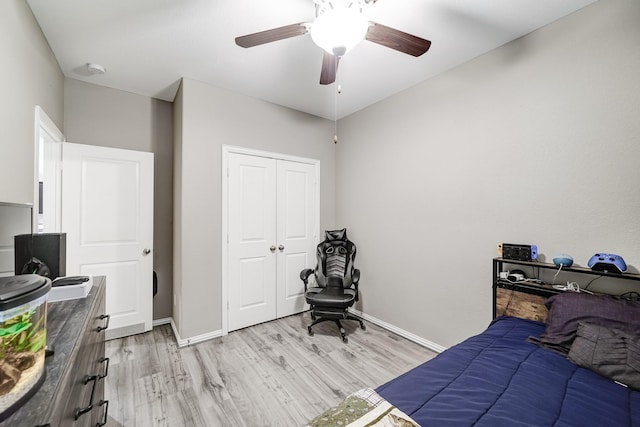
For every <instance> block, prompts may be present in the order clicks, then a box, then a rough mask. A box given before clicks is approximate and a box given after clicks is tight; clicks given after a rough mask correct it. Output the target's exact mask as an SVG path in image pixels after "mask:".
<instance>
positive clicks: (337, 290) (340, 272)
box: [300, 228, 365, 343]
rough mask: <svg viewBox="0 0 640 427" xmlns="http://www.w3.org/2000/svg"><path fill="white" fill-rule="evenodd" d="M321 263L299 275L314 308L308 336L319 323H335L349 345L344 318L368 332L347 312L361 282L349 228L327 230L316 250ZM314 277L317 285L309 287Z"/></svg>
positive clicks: (307, 297) (306, 295)
mask: <svg viewBox="0 0 640 427" xmlns="http://www.w3.org/2000/svg"><path fill="white" fill-rule="evenodd" d="M316 257H317V259H318V264H317V265H316V268H315V270H312V269H310V268H305V269H304V270H302V271H301V272H300V278H301V279H302V281H303V282H304V294H305V299H306V301H307V303H308V304H309V305H311V319H312V320H313V322H312V323H311V324H310V325H309V326H307V329H308V331H309V335H313V329H312V327H313V326H314V325H316V324H318V323H320V322H326V321H328V320H333V321H334V322H335V323H336V325H337V326H338V328H340V335H341V336H342V341H344V342H345V343H346V342H348V339H347V335H346V334H345V331H344V328H343V327H342V324H341V323H340V320H341V319H350V320H357V321H358V322H360V327H361V328H362V329H365V326H364V323H362V320H360V319H358V318H357V317H355V316H352V315H350V314H349V313H348V311H347V309H348V308H349V307H351V306H352V305H353V304H354V303H355V302H356V301H358V281H359V280H360V270H358V269H357V268H354V267H353V261H354V259H355V258H356V245H354V244H353V242H351V241H350V240H349V239H347V229H346V228H343V229H342V230H334V231H325V240H324V241H323V242H321V243H320V244H319V245H318V249H317V251H316ZM311 274H314V275H315V279H316V280H315V281H316V286H313V287H309V286H308V285H309V276H311Z"/></svg>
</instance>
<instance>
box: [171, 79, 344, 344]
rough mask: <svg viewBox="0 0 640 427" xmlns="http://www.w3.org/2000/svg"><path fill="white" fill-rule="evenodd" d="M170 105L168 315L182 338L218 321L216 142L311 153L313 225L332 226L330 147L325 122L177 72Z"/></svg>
mask: <svg viewBox="0 0 640 427" xmlns="http://www.w3.org/2000/svg"><path fill="white" fill-rule="evenodd" d="M174 109H175V110H177V111H175V112H174V118H175V120H176V122H175V127H176V129H177V133H178V134H179V135H178V136H177V137H176V140H175V144H176V154H175V157H176V160H177V162H178V163H180V165H176V167H175V170H176V178H175V210H176V214H175V216H174V217H175V221H176V227H175V230H176V234H175V235H174V242H175V247H176V251H179V255H176V256H175V261H176V266H175V271H176V274H175V275H174V284H175V289H176V290H179V293H178V294H177V300H178V301H177V305H179V306H180V307H179V308H178V309H174V313H179V314H178V315H177V316H176V317H177V318H174V320H175V321H176V323H177V326H178V332H179V334H180V336H181V338H184V339H187V338H189V337H194V336H197V335H202V334H205V333H209V332H213V331H216V330H220V329H221V327H222V312H221V308H222V300H221V298H222V295H221V274H222V273H221V268H222V266H221V257H222V252H221V250H222V249H221V242H222V234H221V221H222V217H221V203H222V171H221V166H222V148H221V147H222V145H223V144H226V145H234V146H241V147H248V148H254V149H259V150H264V151H271V152H276V153H283V154H290V155H295V156H301V157H308V158H314V159H319V160H320V173H321V182H320V205H321V208H320V227H321V229H324V228H330V227H333V226H334V225H335V224H334V191H335V185H334V176H335V171H334V153H335V146H334V144H333V122H330V121H328V120H325V119H320V118H318V117H313V116H310V115H307V114H304V113H300V112H297V111H293V110H289V109H286V108H283V107H280V106H277V105H275V104H270V103H267V102H264V101H260V100H257V99H254V98H249V97H246V96H243V95H239V94H236V93H233V92H230V91H227V90H223V89H219V88H216V87H212V86H209V85H207V84H204V83H201V82H198V81H194V80H189V79H183V81H182V87H181V90H180V92H179V93H178V99H176V102H175V103H174ZM178 159H179V160H178Z"/></svg>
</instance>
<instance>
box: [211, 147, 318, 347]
mask: <svg viewBox="0 0 640 427" xmlns="http://www.w3.org/2000/svg"><path fill="white" fill-rule="evenodd" d="M231 153H234V154H245V155H250V156H259V157H267V158H270V159H277V160H287V161H291V162H298V163H306V164H311V165H315V169H316V200H315V203H316V210H317V212H316V215H315V217H316V219H315V224H314V229H315V232H316V240H318V239H319V236H320V160H318V159H311V158H307V157H298V156H291V155H288V154H281V153H272V152H269V151H262V150H253V149H250V148H244V147H237V146H233V145H224V144H223V145H222V215H221V216H222V229H221V236H222V239H221V242H220V244H221V245H222V271H221V276H222V277H221V279H222V282H221V284H222V302H221V304H222V310H221V313H222V329H221V334H222V335H227V334H228V333H229V324H228V317H229V304H228V301H229V290H228V283H227V281H228V274H229V272H228V267H229V264H228V263H229V254H228V253H227V250H228V244H227V243H228V242H227V240H228V230H229V212H228V211H227V209H228V206H229V203H228V201H229V192H228V186H229V176H228V172H227V170H228V168H229V154H231Z"/></svg>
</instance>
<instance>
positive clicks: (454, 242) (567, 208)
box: [336, 0, 640, 346]
mask: <svg viewBox="0 0 640 427" xmlns="http://www.w3.org/2000/svg"><path fill="white" fill-rule="evenodd" d="M639 24H640V2H638V1H636V0H602V1H600V2H597V3H595V4H593V5H592V6H589V7H587V8H586V9H584V10H581V11H579V12H577V13H575V14H573V15H570V16H568V17H566V18H564V19H562V20H560V21H557V22H555V23H553V24H551V25H549V26H547V27H544V28H542V29H540V30H539V31H536V32H534V33H532V34H530V35H527V36H525V37H523V38H521V39H519V40H517V41H515V42H512V43H509V44H507V45H505V46H503V47H501V48H498V49H496V50H494V51H492V52H490V53H488V54H486V55H483V56H481V57H479V58H477V59H475V60H473V61H471V62H469V63H467V64H465V65H463V66H460V67H458V68H456V69H453V70H451V71H449V72H447V73H444V74H442V75H440V76H438V77H436V78H434V79H432V80H429V81H427V82H425V83H423V84H420V85H418V86H416V87H414V88H412V89H410V90H408V91H405V92H403V93H401V94H398V95H396V96H394V97H392V98H390V99H387V100H386V101H383V102H380V103H378V104H376V105H374V106H372V107H370V108H368V109H366V110H364V111H361V112H359V113H356V114H354V115H352V116H350V117H347V118H345V119H343V120H341V121H340V133H341V135H340V137H341V142H340V144H339V145H338V147H337V152H336V182H339V183H340V185H338V186H337V187H336V221H337V222H338V223H340V224H345V225H346V226H348V227H349V228H350V235H351V237H352V238H353V240H354V241H355V242H357V243H358V257H359V260H358V265H359V267H360V269H361V270H362V279H361V283H362V294H363V297H362V303H361V309H362V310H363V311H364V312H365V313H367V314H370V315H372V316H374V317H376V318H379V319H381V320H384V321H386V322H388V323H390V324H393V325H395V326H397V327H400V328H403V329H405V330H408V331H410V332H413V333H415V334H416V335H418V336H421V337H424V338H426V339H428V340H430V341H433V342H435V343H437V344H440V345H444V346H450V345H452V344H454V343H456V342H458V341H460V340H462V339H463V338H466V337H468V336H469V335H471V334H473V333H476V332H478V331H480V330H482V329H484V328H485V327H486V326H487V324H488V322H489V321H490V319H491V259H492V258H493V257H495V256H496V244H497V243H498V242H509V243H536V244H537V245H538V246H539V248H540V251H541V252H542V254H543V256H544V257H546V259H547V261H548V262H550V261H551V259H552V258H553V256H554V255H556V254H558V253H560V252H566V253H569V254H571V255H573V257H574V259H575V260H576V263H577V264H579V265H583V266H586V263H587V260H588V259H589V257H590V256H591V255H592V254H593V253H595V252H598V251H609V252H614V253H619V254H621V255H622V256H623V257H624V258H625V259H626V261H627V263H628V264H630V265H631V269H632V270H633V271H635V272H637V271H638V268H640V220H639V216H638V215H639V213H640V186H639V185H638V183H640V167H639V163H638V162H639V161H640V120H638V118H639V117H640V84H639V83H638V82H639V81H640V80H639V76H640V48H639V45H638V42H639V41H640V25H639ZM381 166H382V167H381ZM581 279H582V284H583V285H584V284H585V282H586V280H584V277H582V278H581ZM596 283H597V282H594V285H595V284H596Z"/></svg>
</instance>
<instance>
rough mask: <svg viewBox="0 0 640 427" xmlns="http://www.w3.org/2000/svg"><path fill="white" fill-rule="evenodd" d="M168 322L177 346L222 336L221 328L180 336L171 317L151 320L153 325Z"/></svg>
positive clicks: (185, 345)
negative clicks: (186, 336) (189, 336)
mask: <svg viewBox="0 0 640 427" xmlns="http://www.w3.org/2000/svg"><path fill="white" fill-rule="evenodd" d="M167 323H169V324H170V325H171V329H172V330H173V335H174V336H175V337H176V343H177V344H178V348H182V347H187V346H189V345H192V344H197V343H199V342H203V341H208V340H211V339H213V338H219V337H221V336H222V330H217V331H211V332H207V333H206V334H202V335H196V336H194V337H191V338H181V337H180V334H179V333H178V328H177V327H176V324H175V323H174V322H173V318H172V317H167V318H164V319H157V320H154V321H153V326H159V325H166V324H167Z"/></svg>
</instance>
